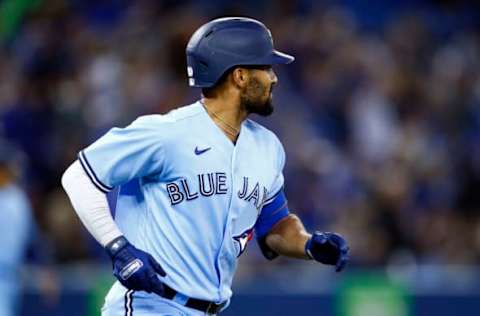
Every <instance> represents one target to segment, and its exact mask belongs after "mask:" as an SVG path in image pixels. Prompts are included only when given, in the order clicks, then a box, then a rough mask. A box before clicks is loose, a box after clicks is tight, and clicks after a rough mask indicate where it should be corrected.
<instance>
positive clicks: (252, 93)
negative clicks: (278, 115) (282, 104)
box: [240, 68, 276, 116]
mask: <svg viewBox="0 0 480 316" xmlns="http://www.w3.org/2000/svg"><path fill="white" fill-rule="evenodd" d="M251 72H252V73H251V76H250V79H249V81H248V84H247V85H246V87H245V88H244V89H243V91H242V94H241V95H240V104H241V106H242V107H243V108H244V109H245V110H246V111H247V112H248V113H249V114H250V113H255V114H258V115H261V116H269V115H270V114H272V113H273V104H272V90H273V85H274V84H275V83H276V76H275V73H274V72H273V70H272V69H271V68H268V69H265V70H264V69H260V70H257V69H252V70H251ZM272 77H273V78H274V80H272Z"/></svg>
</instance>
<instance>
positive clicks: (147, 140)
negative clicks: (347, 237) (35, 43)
mask: <svg viewBox="0 0 480 316" xmlns="http://www.w3.org/2000/svg"><path fill="white" fill-rule="evenodd" d="M159 123H160V124H161V121H160V122H158V121H155V122H153V121H152V119H151V118H150V117H149V116H144V117H140V118H138V119H137V120H135V121H134V122H133V123H132V124H130V125H129V126H127V127H125V128H112V129H111V130H110V131H108V132H107V133H106V134H105V135H104V136H102V137H101V138H100V139H98V140H97V141H96V142H94V143H93V144H91V145H90V146H88V147H87V148H85V149H84V150H82V151H81V152H80V153H79V155H78V159H79V161H80V163H81V165H82V167H83V168H84V170H85V172H86V173H87V174H88V176H89V177H90V180H92V182H93V184H94V185H95V186H96V187H97V188H98V189H99V190H101V191H103V192H105V193H106V192H109V191H111V190H112V189H113V188H114V187H116V186H119V185H121V184H124V183H126V182H128V181H130V180H132V179H134V178H141V177H145V176H148V175H151V174H155V173H159V172H160V171H161V168H162V164H163V157H164V155H163V153H162V129H159V128H158V125H159Z"/></svg>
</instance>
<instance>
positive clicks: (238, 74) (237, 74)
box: [232, 67, 250, 88]
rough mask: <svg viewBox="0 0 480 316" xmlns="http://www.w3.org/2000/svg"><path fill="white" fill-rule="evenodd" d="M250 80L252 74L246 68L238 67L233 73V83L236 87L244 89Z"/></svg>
mask: <svg viewBox="0 0 480 316" xmlns="http://www.w3.org/2000/svg"><path fill="white" fill-rule="evenodd" d="M249 78H250V72H249V70H248V69H246V68H242V67H236V68H235V69H233V71H232V81H233V83H234V84H235V86H237V87H239V88H244V87H245V86H246V85H247V83H248V80H249Z"/></svg>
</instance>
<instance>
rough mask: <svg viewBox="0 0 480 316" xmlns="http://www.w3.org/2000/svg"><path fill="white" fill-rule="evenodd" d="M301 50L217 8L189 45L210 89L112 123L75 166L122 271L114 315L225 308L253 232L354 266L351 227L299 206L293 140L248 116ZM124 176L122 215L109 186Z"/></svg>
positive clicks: (288, 251)
mask: <svg viewBox="0 0 480 316" xmlns="http://www.w3.org/2000/svg"><path fill="white" fill-rule="evenodd" d="M293 60H294V58H293V57H292V56H289V55H287V54H284V53H281V52H278V51H276V50H275V49H274V48H273V42H272V37H271V34H270V31H269V30H268V29H267V28H266V27H265V25H263V24H262V23H261V22H259V21H256V20H253V19H249V18H240V17H229V18H221V19H216V20H213V21H211V22H209V23H207V24H205V25H203V26H201V27H200V28H199V29H198V30H197V31H196V32H195V33H194V34H193V35H192V37H191V38H190V41H189V43H188V45H187V65H188V69H187V72H188V77H189V85H190V86H192V87H200V88H202V99H201V100H199V101H198V102H195V103H194V104H191V105H188V106H184V107H181V108H178V109H176V110H173V111H171V112H169V113H167V114H165V115H148V116H142V117H140V118H138V119H137V120H135V121H134V122H133V123H131V124H130V125H129V126H127V127H126V128H113V129H111V130H110V131H109V132H107V134H105V135H104V136H103V137H101V138H100V139H98V140H97V141H96V142H94V143H93V144H91V145H90V146H89V147H87V148H85V149H84V150H82V151H80V153H79V155H78V160H76V161H75V162H74V163H73V164H72V165H71V166H70V167H69V168H68V169H67V171H65V173H64V175H63V177H62V184H63V187H64V188H65V191H66V192H67V194H68V196H69V197H70V200H71V202H72V204H73V206H74V208H75V210H76V212H77V213H78V215H79V217H80V219H81V220H82V222H83V223H84V225H85V226H86V228H87V229H88V230H89V232H90V233H91V234H92V235H93V236H94V237H95V238H96V239H97V240H98V242H99V243H100V244H101V245H102V246H103V247H105V249H106V252H107V253H108V255H109V256H110V257H111V259H112V263H113V274H114V275H115V277H116V278H117V279H118V282H116V283H115V284H114V285H113V286H112V288H111V290H110V292H109V293H108V295H107V297H106V299H105V305H104V307H103V309H102V315H104V316H111V315H137V316H138V315H205V314H207V315H213V314H217V313H219V312H220V311H221V310H223V309H224V308H226V306H227V305H228V302H229V300H230V297H231V295H232V291H231V284H232V279H233V275H234V272H235V269H236V265H237V258H238V257H239V256H240V255H241V254H242V253H243V252H244V251H245V248H246V246H247V242H248V241H249V240H250V239H251V238H252V236H253V235H255V236H256V239H257V241H258V243H259V245H260V248H261V250H262V252H263V254H264V255H265V256H266V257H267V258H268V259H274V258H275V257H277V256H278V255H284V256H289V257H295V258H301V259H307V260H308V259H312V260H316V261H319V262H322V263H324V264H329V265H334V266H335V267H336V270H337V271H341V270H342V269H343V268H344V267H345V265H346V263H347V261H348V246H347V243H346V241H345V240H344V239H343V238H342V237H341V236H340V235H338V234H335V233H328V232H325V233H321V232H315V233H313V234H309V233H307V232H306V231H305V229H304V227H303V225H302V223H301V221H300V219H299V218H298V217H297V216H295V215H294V214H291V213H290V212H289V209H288V206H287V199H286V197H285V194H284V191H283V184H284V179H283V175H282V169H283V166H284V163H285V153H284V150H283V148H282V145H281V143H280V141H279V140H278V138H277V137H276V136H275V135H274V134H273V133H272V132H271V131H269V130H267V129H266V128H264V127H262V126H261V125H259V124H257V123H255V122H253V121H251V120H249V119H248V118H247V117H248V115H249V114H251V113H256V114H259V115H262V116H267V115H269V114H271V113H272V111H273V107H272V88H273V86H274V85H275V84H276V82H277V77H276V75H275V73H274V71H273V70H272V67H271V66H272V65H275V64H288V63H290V62H292V61H293ZM114 188H119V189H118V197H117V203H116V207H115V214H114V215H113V216H112V211H111V210H110V209H109V206H108V203H107V198H106V193H108V192H110V191H111V190H112V189H114Z"/></svg>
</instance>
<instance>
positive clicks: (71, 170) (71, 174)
mask: <svg viewBox="0 0 480 316" xmlns="http://www.w3.org/2000/svg"><path fill="white" fill-rule="evenodd" d="M77 164H79V162H78V160H75V162H74V163H72V164H71V165H70V166H69V167H68V168H67V170H65V172H64V173H63V175H62V178H61V180H60V181H61V183H62V187H63V189H64V190H65V192H67V193H68V191H69V188H71V186H72V184H73V183H74V182H75V169H76V168H77V167H78V166H77Z"/></svg>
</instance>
